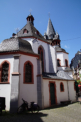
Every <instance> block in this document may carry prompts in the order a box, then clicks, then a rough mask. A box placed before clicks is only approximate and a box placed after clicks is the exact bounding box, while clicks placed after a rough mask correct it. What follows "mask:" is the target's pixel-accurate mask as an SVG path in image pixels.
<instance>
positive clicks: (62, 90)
mask: <svg viewBox="0 0 81 122" xmlns="http://www.w3.org/2000/svg"><path fill="white" fill-rule="evenodd" d="M61 86H62V87H63V89H62V87H61ZM60 92H64V84H63V82H60Z"/></svg>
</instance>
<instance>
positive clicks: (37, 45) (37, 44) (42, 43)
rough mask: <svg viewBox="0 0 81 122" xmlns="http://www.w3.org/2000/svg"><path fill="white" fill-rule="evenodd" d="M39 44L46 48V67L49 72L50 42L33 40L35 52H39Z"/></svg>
mask: <svg viewBox="0 0 81 122" xmlns="http://www.w3.org/2000/svg"><path fill="white" fill-rule="evenodd" d="M34 46H35V48H34ZM39 46H42V47H43V49H44V52H45V63H44V66H45V68H46V72H49V56H48V44H47V43H45V42H42V41H40V40H36V39H35V42H34V41H33V44H32V48H33V51H34V53H36V54H38V48H39Z"/></svg>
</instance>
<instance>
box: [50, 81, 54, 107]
mask: <svg viewBox="0 0 81 122" xmlns="http://www.w3.org/2000/svg"><path fill="white" fill-rule="evenodd" d="M50 100H51V105H53V104H55V84H54V83H50Z"/></svg>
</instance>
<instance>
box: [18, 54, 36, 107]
mask: <svg viewBox="0 0 81 122" xmlns="http://www.w3.org/2000/svg"><path fill="white" fill-rule="evenodd" d="M26 61H30V62H31V63H32V64H33V78H34V84H24V83H23V71H24V63H25V62H26ZM19 72H20V83H19V105H21V104H22V98H23V99H24V100H26V101H27V102H28V103H30V102H32V101H34V102H37V59H36V57H31V56H26V55H21V56H20V66H19Z"/></svg>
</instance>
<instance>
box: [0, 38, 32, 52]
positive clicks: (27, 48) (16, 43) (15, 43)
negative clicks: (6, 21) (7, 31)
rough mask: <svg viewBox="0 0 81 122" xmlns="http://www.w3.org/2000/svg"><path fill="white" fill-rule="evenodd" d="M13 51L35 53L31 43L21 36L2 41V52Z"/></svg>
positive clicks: (0, 47)
mask: <svg viewBox="0 0 81 122" xmlns="http://www.w3.org/2000/svg"><path fill="white" fill-rule="evenodd" d="M13 51H23V52H28V53H32V54H34V52H33V50H32V47H31V44H30V43H29V42H28V41H26V40H22V39H19V38H10V39H5V40H4V41H2V43H1V44H0V53H1V52H13Z"/></svg>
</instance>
